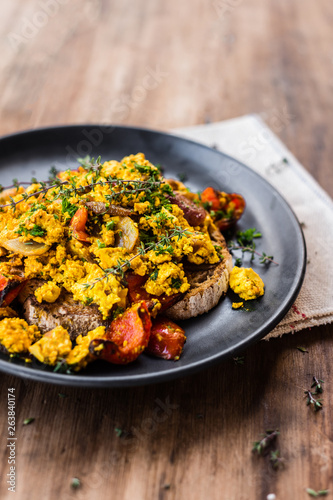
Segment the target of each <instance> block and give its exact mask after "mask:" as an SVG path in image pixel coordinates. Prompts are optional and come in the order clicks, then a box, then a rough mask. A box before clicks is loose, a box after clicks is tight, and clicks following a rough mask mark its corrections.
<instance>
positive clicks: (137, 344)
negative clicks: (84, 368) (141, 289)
mask: <svg viewBox="0 0 333 500" xmlns="http://www.w3.org/2000/svg"><path fill="white" fill-rule="evenodd" d="M150 330H151V320H150V314H149V311H148V308H147V304H146V303H145V302H144V301H142V302H138V303H136V304H133V305H132V306H131V307H130V308H129V309H127V310H126V311H125V312H124V314H121V315H120V316H118V317H117V318H116V319H115V320H114V321H112V323H111V325H110V327H109V329H108V330H107V331H106V333H105V338H101V339H95V340H92V341H91V342H90V345H89V351H90V352H91V354H94V355H95V356H97V357H99V358H101V359H104V360H105V361H108V362H109V363H114V364H117V365H125V364H127V363H131V362H132V361H134V360H135V359H136V358H137V357H138V356H139V355H140V354H141V353H142V351H143V350H144V349H145V348H146V347H147V345H148V341H149V336H150Z"/></svg>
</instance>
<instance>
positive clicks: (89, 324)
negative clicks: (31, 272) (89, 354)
mask: <svg viewBox="0 0 333 500" xmlns="http://www.w3.org/2000/svg"><path fill="white" fill-rule="evenodd" d="M43 283H45V281H42V280H37V279H32V280H30V281H29V282H28V283H27V285H26V287H25V288H24V289H23V290H22V292H21V294H20V296H19V300H20V302H21V303H22V304H23V308H22V309H23V318H24V319H25V320H26V322H27V323H28V324H29V325H36V326H38V329H39V330H40V332H41V333H43V334H44V333H46V332H49V331H50V330H53V328H55V327H56V326H62V327H64V328H66V330H67V331H68V333H69V335H70V338H71V340H72V341H74V340H75V339H76V337H77V336H78V335H87V333H88V332H89V331H90V330H94V329H95V328H97V327H98V326H107V325H108V321H107V320H103V317H102V314H101V313H100V312H99V310H98V308H97V306H96V305H93V304H92V305H89V306H84V305H83V304H81V303H80V302H76V301H74V300H73V296H72V294H71V293H68V292H66V291H65V290H62V292H61V295H60V297H59V299H58V300H56V301H55V302H53V303H51V304H49V303H47V302H42V303H41V304H40V303H39V302H38V301H37V299H36V297H35V296H34V291H35V290H36V288H38V287H39V286H41V285H42V284H43Z"/></svg>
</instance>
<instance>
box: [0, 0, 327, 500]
mask: <svg viewBox="0 0 333 500" xmlns="http://www.w3.org/2000/svg"><path fill="white" fill-rule="evenodd" d="M332 20H333V6H332V2H331V1H330V0H320V1H318V2H313V1H311V0H280V1H277V0H216V1H213V0H210V1H208V2H207V1H203V0H192V1H190V0H183V1H182V2H180V1H176V0H169V1H168V2H165V1H162V0H112V1H108V0H81V1H80V0H24V1H23V0H11V1H10V2H9V1H6V2H1V4H0V53H1V58H0V114H1V120H0V134H1V135H4V134H8V133H11V132H15V131H18V130H23V129H27V128H35V127H40V126H46V125H54V124H69V123H120V124H128V125H140V126H144V127H150V128H157V129H160V130H168V129H170V128H174V127H183V126H187V125H195V124H199V123H202V122H205V121H206V122H207V121H219V120H223V119H227V118H232V117H235V116H238V115H242V114H246V113H250V112H256V113H260V114H261V116H262V117H263V118H264V119H265V120H266V123H267V124H268V125H269V126H270V127H271V128H272V129H273V130H274V131H275V132H276V133H277V134H278V136H279V137H280V138H281V139H282V140H283V141H284V142H285V143H286V145H287V146H288V147H289V148H290V149H291V151H292V152H293V153H294V154H295V155H296V157H298V159H299V160H300V161H301V162H302V163H303V164H304V166H305V167H306V168H307V169H308V171H309V172H311V174H312V175H313V176H314V177H315V178H316V179H317V180H318V181H319V183H320V184H321V185H322V186H323V187H324V188H325V189H326V190H327V192H328V193H329V194H330V195H333V171H332V157H333V141H332V133H331V127H332V123H333V105H332V90H333V78H332V77H333V74H332V73H333V49H332V47H333V31H332ZM318 258H319V259H320V256H318ZM323 265H329V263H326V262H323ZM332 333H333V330H332V325H327V326H323V327H320V328H313V329H312V330H311V331H309V330H306V331H302V332H299V333H297V334H294V335H285V336H284V337H283V338H281V339H274V340H271V341H269V342H264V341H262V342H260V343H258V344H257V345H255V346H252V347H251V348H249V349H248V350H247V351H246V352H245V353H244V356H245V359H244V364H243V365H238V364H236V363H235V362H234V361H232V360H230V361H228V362H225V363H223V364H221V365H219V366H217V367H214V368H211V369H209V370H206V371H204V372H202V373H200V374H198V375H194V376H191V377H187V378H184V379H181V380H177V381H173V382H169V383H163V384H159V385H152V386H147V387H141V388H131V389H112V390H111V389H109V390H106V389H105V390H102V389H98V390H91V389H68V388H63V387H56V386H48V385H44V384H39V383H34V382H29V381H25V380H20V379H18V378H15V377H10V376H7V375H4V374H1V389H0V430H1V434H0V435H1V448H0V453H1V454H0V471H1V472H0V474H1V475H0V498H1V499H4V500H7V499H10V498H19V499H20V500H31V499H52V500H53V499H57V500H58V499H65V500H67V499H89V500H97V499H98V500H104V499H105V500H106V499H116V500H118V499H124V500H150V499H159V500H164V499H167V500H171V499H172V500H176V499H177V500H179V499H180V500H182V499H187V498H190V499H194V500H197V499H200V500H201V499H205V500H206V499H223V500H224V499H225V500H243V499H244V500H261V499H263V500H264V499H266V498H267V495H268V494H270V493H274V494H275V495H276V499H278V500H279V499H280V500H285V499H287V500H288V499H292V500H293V499H303V498H304V499H306V498H309V496H308V494H307V493H306V488H312V489H314V490H316V491H317V490H322V489H330V490H331V492H330V493H329V495H328V498H330V497H331V496H332V498H333V472H332V471H333V424H332V410H333V384H332V369H331V366H332V359H333V336H332ZM298 346H303V347H305V348H306V350H307V351H308V352H307V353H302V352H300V351H299V350H298V349H297V347H298ZM313 375H316V376H317V377H319V378H321V379H323V380H324V381H325V383H324V393H323V410H322V411H319V412H317V413H315V412H314V411H313V410H312V409H311V408H309V407H307V406H306V400H305V399H304V390H305V389H308V388H309V387H310V385H311V382H312V376H313ZM8 388H15V393H16V408H17V415H16V421H17V432H16V436H17V441H16V459H17V476H16V493H15V494H14V493H12V492H10V491H8V484H7V483H6V481H7V479H8V476H6V475H7V474H8V473H9V465H8V454H9V448H8V447H7V436H8V431H7V427H8V424H7V394H8ZM26 418H34V419H35V420H34V421H33V422H32V423H30V424H29V425H23V421H24V419H26ZM267 429H279V430H280V435H279V436H278V438H277V441H276V443H275V445H274V446H275V447H274V449H278V450H279V451H280V454H281V457H283V458H284V459H285V467H284V469H283V470H282V469H281V470H274V469H273V468H272V466H271V464H270V460H269V458H270V456H269V455H266V456H261V457H258V456H255V455H254V454H252V453H251V449H252V443H253V442H254V441H256V440H258V438H259V437H260V434H261V433H263V432H264V431H265V430H267ZM74 477H76V478H79V480H80V487H79V488H78V489H76V490H73V488H72V487H71V481H72V478H74Z"/></svg>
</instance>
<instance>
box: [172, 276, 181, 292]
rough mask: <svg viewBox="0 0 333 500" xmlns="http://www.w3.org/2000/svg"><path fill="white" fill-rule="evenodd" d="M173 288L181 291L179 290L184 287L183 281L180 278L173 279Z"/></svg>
mask: <svg viewBox="0 0 333 500" xmlns="http://www.w3.org/2000/svg"><path fill="white" fill-rule="evenodd" d="M171 286H172V288H176V289H177V290H179V288H180V287H181V286H182V280H181V279H180V278H171Z"/></svg>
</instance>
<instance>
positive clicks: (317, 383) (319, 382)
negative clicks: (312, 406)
mask: <svg viewBox="0 0 333 500" xmlns="http://www.w3.org/2000/svg"><path fill="white" fill-rule="evenodd" d="M323 383H324V381H323V380H321V379H320V378H317V377H313V384H312V385H311V389H313V388H315V390H314V394H321V393H322V392H323V385H322V384H323Z"/></svg>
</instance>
